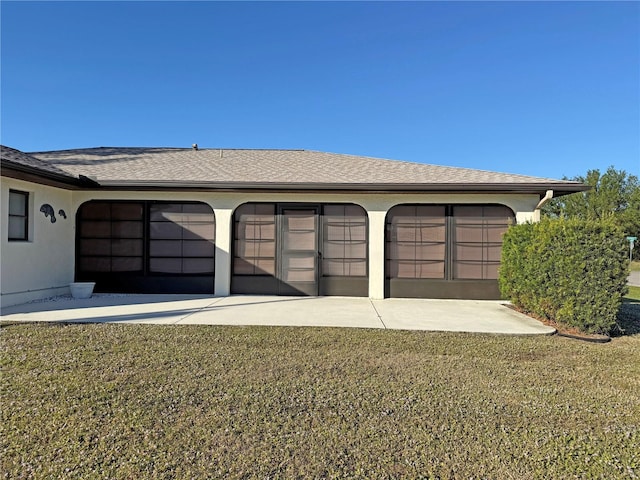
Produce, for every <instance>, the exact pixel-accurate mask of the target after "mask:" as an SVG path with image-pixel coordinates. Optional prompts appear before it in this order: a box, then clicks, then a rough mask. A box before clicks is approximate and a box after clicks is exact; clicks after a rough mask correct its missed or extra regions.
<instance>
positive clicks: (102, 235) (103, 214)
mask: <svg viewBox="0 0 640 480" xmlns="http://www.w3.org/2000/svg"><path fill="white" fill-rule="evenodd" d="M143 212H144V204H142V203H138V202H88V203H85V204H84V205H82V207H81V209H80V218H81V221H80V222H79V225H78V227H79V234H80V236H79V253H80V255H79V261H80V265H79V266H80V271H82V272H142V271H143V248H144V245H143V241H144V224H143Z"/></svg>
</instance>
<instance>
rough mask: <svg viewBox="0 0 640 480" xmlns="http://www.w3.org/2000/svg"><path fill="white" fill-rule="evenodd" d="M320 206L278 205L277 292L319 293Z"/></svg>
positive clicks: (290, 293) (282, 293)
mask: <svg viewBox="0 0 640 480" xmlns="http://www.w3.org/2000/svg"><path fill="white" fill-rule="evenodd" d="M319 213H320V207H319V206H304V207H302V206H300V207H296V206H280V207H279V214H280V221H281V225H280V235H281V241H280V242H279V243H280V256H279V257H280V262H279V270H280V272H279V277H280V294H281V295H318V264H319V262H318V215H319Z"/></svg>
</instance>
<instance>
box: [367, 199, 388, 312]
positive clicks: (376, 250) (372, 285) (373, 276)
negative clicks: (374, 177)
mask: <svg viewBox="0 0 640 480" xmlns="http://www.w3.org/2000/svg"><path fill="white" fill-rule="evenodd" d="M367 214H368V215H369V298H373V299H376V300H377V299H382V298H384V229H385V218H386V214H387V212H386V210H368V211H367Z"/></svg>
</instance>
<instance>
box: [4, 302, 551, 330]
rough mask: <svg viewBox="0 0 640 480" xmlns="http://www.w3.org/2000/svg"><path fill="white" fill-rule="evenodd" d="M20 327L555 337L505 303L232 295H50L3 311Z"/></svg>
mask: <svg viewBox="0 0 640 480" xmlns="http://www.w3.org/2000/svg"><path fill="white" fill-rule="evenodd" d="M1 312H2V320H4V321H17V322H33V321H39V322H121V323H154V324H172V325H175V324H178V325H185V324H191V325H287V326H314V327H357V328H383V329H384V328H388V329H400V330H439V331H454V332H479V333H502V334H516V335H535V334H542V335H549V334H552V333H554V332H555V330H554V329H553V328H551V327H548V326H546V325H543V324H542V323H540V322H539V321H537V320H534V319H532V318H530V317H527V316H526V315H523V314H521V313H518V312H516V311H514V310H512V309H510V308H508V307H507V306H505V305H504V302H502V301H479V300H425V299H399V298H388V299H384V300H370V299H368V298H355V297H276V296H251V295H237V296H230V297H210V296H202V295H110V294H95V295H94V296H93V297H92V298H90V299H87V300H75V299H72V298H71V297H67V296H62V297H54V298H53V299H48V300H45V301H36V302H31V303H27V304H23V305H15V306H11V307H7V308H3V309H2V311H1Z"/></svg>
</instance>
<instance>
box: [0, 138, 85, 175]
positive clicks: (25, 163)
mask: <svg viewBox="0 0 640 480" xmlns="http://www.w3.org/2000/svg"><path fill="white" fill-rule="evenodd" d="M0 160H1V161H2V162H3V164H5V165H7V166H9V165H11V166H16V167H27V168H29V169H32V170H37V171H41V172H46V173H51V174H54V175H60V176H63V177H69V178H73V179H76V178H77V177H74V176H73V175H71V174H69V173H67V172H65V171H63V170H61V169H59V168H58V167H56V166H55V165H54V164H52V163H49V162H44V161H42V160H39V159H37V158H35V157H34V156H32V155H29V154H28V153H24V152H21V151H20V150H16V149H15V148H11V147H5V146H4V145H0Z"/></svg>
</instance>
